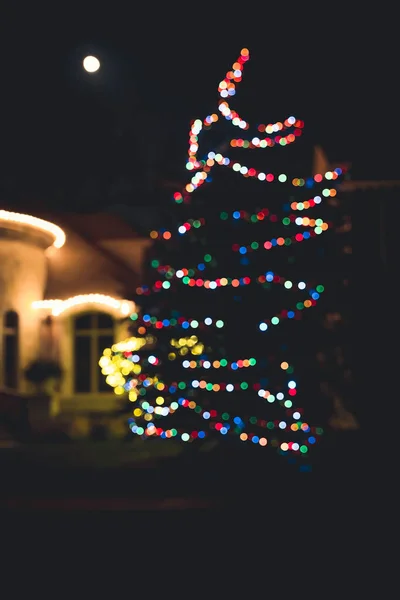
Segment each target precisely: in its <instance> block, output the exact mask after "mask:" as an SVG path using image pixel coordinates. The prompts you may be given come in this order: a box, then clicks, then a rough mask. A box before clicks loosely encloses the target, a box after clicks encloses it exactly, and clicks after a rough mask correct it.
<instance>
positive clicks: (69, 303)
mask: <svg viewBox="0 0 400 600" xmlns="http://www.w3.org/2000/svg"><path fill="white" fill-rule="evenodd" d="M82 304H98V305H100V306H107V307H108V308H113V309H114V310H117V311H118V312H119V313H120V314H121V315H123V316H126V315H127V314H129V313H130V312H134V311H135V308H136V305H135V303H134V302H131V301H129V300H118V299H117V298H113V297H112V296H105V295H104V294H82V295H79V296H72V297H71V298H67V300H36V301H35V302H32V308H49V309H51V313H52V315H53V316H54V317H58V316H59V315H60V314H61V313H63V312H65V311H66V310H68V309H69V308H72V307H75V306H80V305H82Z"/></svg>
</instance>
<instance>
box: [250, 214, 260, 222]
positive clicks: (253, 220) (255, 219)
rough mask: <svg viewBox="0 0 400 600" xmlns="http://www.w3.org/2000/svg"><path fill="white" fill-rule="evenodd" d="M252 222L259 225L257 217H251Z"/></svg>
mask: <svg viewBox="0 0 400 600" xmlns="http://www.w3.org/2000/svg"><path fill="white" fill-rule="evenodd" d="M250 221H251V222H252V223H257V221H258V217H257V215H251V217H250Z"/></svg>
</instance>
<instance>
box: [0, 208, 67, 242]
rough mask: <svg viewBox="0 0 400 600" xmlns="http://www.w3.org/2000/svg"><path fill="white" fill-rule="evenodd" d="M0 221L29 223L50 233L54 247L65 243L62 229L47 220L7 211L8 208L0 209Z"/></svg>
mask: <svg viewBox="0 0 400 600" xmlns="http://www.w3.org/2000/svg"><path fill="white" fill-rule="evenodd" d="M0 221H8V222H10V223H19V224H21V225H29V226H30V227H33V228H34V229H38V230H39V231H44V232H46V233H50V234H51V235H52V236H53V237H54V241H53V246H54V247H55V248H61V247H62V246H64V244H65V240H66V236H65V233H64V232H63V230H62V229H60V227H58V225H54V223H50V222H49V221H44V220H43V219H38V218H37V217H32V216H31V215H24V214H21V213H15V212H9V211H8V210H0Z"/></svg>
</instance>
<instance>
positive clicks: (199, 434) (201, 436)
mask: <svg viewBox="0 0 400 600" xmlns="http://www.w3.org/2000/svg"><path fill="white" fill-rule="evenodd" d="M197 437H199V438H200V439H201V440H202V439H203V438H205V437H206V434H205V432H204V431H199V433H198V434H197Z"/></svg>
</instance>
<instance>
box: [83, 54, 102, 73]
mask: <svg viewBox="0 0 400 600" xmlns="http://www.w3.org/2000/svg"><path fill="white" fill-rule="evenodd" d="M83 68H84V69H85V71H87V72H88V73H95V72H96V71H98V70H99V69H100V61H99V59H98V58H96V57H95V56H86V57H85V58H84V59H83Z"/></svg>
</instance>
